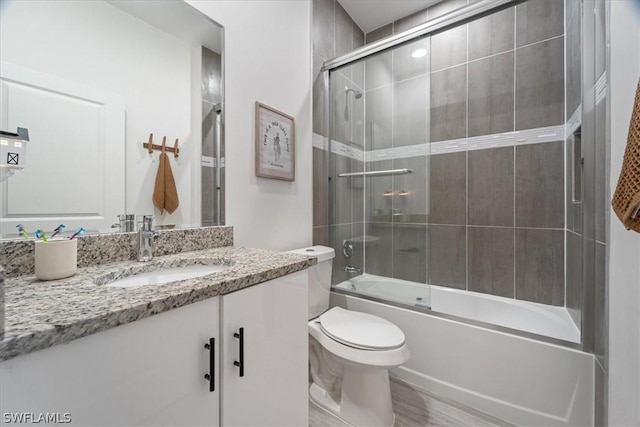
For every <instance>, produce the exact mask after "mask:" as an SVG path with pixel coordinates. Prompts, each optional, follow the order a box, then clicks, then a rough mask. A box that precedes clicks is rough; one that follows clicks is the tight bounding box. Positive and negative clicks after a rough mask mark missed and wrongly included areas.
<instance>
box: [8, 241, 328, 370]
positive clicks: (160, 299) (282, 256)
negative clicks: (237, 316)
mask: <svg viewBox="0 0 640 427" xmlns="http://www.w3.org/2000/svg"><path fill="white" fill-rule="evenodd" d="M315 263H316V260H315V259H314V258H306V257H305V256H301V255H296V254H291V253H286V252H275V251H267V250H260V249H247V248H236V247H221V248H215V249H207V250H200V251H194V252H183V253H179V254H175V255H167V256H162V257H157V258H154V260H153V261H151V262H148V263H140V262H137V261H122V262H115V263H110V264H103V265H99V266H93V267H85V268H80V269H78V273H77V274H76V275H75V276H73V277H70V278H68V279H62V280H54V281H50V282H41V281H38V279H36V277H35V276H31V275H30V276H19V277H15V278H9V279H5V303H6V306H5V308H6V310H5V314H6V319H5V337H4V340H2V341H1V342H0V361H2V360H7V359H11V358H13V357H16V356H19V355H22V354H26V353H30V352H32V351H36V350H40V349H44V348H47V347H51V346H53V345H57V344H63V343H66V342H69V341H71V340H74V339H76V338H80V337H83V336H86V335H90V334H93V333H96V332H99V331H103V330H106V329H110V328H113V327H116V326H118V325H122V324H125V323H129V322H133V321H135V320H138V319H141V318H144V317H148V316H151V315H153V314H157V313H162V312H164V311H168V310H171V309H173V308H177V307H181V306H184V305H187V304H191V303H194V302H197V301H202V300H204V299H207V298H210V297H213V296H216V295H224V294H228V293H230V292H233V291H236V290H239V289H242V288H246V287H248V286H252V285H255V284H258V283H262V282H265V281H267V280H271V279H275V278H277V277H280V276H284V275H287V274H290V273H294V272H296V271H300V270H304V269H305V268H308V267H310V266H311V265H313V264H315ZM193 264H224V265H229V266H230V268H228V269H226V270H224V271H221V272H217V273H213V274H211V275H208V276H205V277H200V278H194V279H188V280H182V281H178V282H173V283H167V284H164V285H154V286H141V287H136V288H117V287H105V286H103V283H104V282H105V281H109V280H112V279H115V278H117V277H118V276H122V275H126V273H127V272H130V271H132V270H136V271H138V270H140V272H142V271H152V270H155V269H159V268H165V267H178V266H185V265H193ZM96 278H99V280H95V279H96ZM96 282H98V284H96Z"/></svg>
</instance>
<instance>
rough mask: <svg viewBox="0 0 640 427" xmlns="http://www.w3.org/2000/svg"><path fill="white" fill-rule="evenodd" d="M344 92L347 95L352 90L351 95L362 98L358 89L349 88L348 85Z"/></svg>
mask: <svg viewBox="0 0 640 427" xmlns="http://www.w3.org/2000/svg"><path fill="white" fill-rule="evenodd" d="M344 92H345V94H347V95H349V92H353V95H354V96H355V98H356V99H360V98H362V92H361V91H359V90H355V89H349V88H348V87H345V88H344Z"/></svg>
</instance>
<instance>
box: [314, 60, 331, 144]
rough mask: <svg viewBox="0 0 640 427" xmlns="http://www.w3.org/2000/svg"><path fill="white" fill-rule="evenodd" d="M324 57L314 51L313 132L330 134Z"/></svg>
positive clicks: (324, 134)
mask: <svg viewBox="0 0 640 427" xmlns="http://www.w3.org/2000/svg"><path fill="white" fill-rule="evenodd" d="M323 62H324V61H323V59H322V58H321V57H320V55H318V54H317V53H315V52H314V53H313V132H315V133H317V134H319V135H323V136H329V130H328V127H327V120H326V100H325V93H326V88H325V85H324V77H323V73H322V72H321V71H320V68H321V67H322V64H323Z"/></svg>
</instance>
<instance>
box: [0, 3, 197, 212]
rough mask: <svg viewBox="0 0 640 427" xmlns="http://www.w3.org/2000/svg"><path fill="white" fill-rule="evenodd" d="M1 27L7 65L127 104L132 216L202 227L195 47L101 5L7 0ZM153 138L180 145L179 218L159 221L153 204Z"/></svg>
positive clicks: (174, 167) (177, 174) (128, 188)
mask: <svg viewBox="0 0 640 427" xmlns="http://www.w3.org/2000/svg"><path fill="white" fill-rule="evenodd" d="M1 27H2V37H1V39H0V48H1V51H0V53H1V59H2V60H3V61H8V62H13V63H16V64H18V65H22V66H24V67H28V68H31V69H35V70H37V71H40V72H43V73H47V74H51V75H55V76H58V77H62V78H63V79H66V80H71V81H74V82H76V83H80V84H83V85H87V86H90V87H94V88H99V89H101V90H104V91H108V92H112V93H117V94H120V95H122V96H123V97H124V98H125V102H126V106H125V108H126V147H127V148H126V160H125V161H126V191H125V189H123V191H125V192H126V209H127V213H135V214H148V213H155V214H156V218H157V222H158V223H165V224H193V223H195V221H197V220H198V218H199V213H198V214H197V218H195V220H194V219H192V217H191V211H192V209H191V199H192V197H191V194H190V192H191V180H192V165H193V164H194V163H195V164H196V165H198V166H199V161H198V162H195V161H194V160H193V159H197V156H199V154H200V144H199V143H198V142H197V141H199V140H200V125H198V126H196V127H195V129H194V131H192V126H191V119H190V113H191V110H192V106H191V102H192V100H191V55H192V53H193V49H192V47H190V46H189V45H187V44H185V43H184V42H183V41H181V40H179V39H177V38H176V37H174V36H171V35H168V34H167V33H164V32H162V31H160V30H158V29H156V28H155V27H152V26H150V25H148V24H146V23H144V22H143V21H140V20H139V19H137V18H134V17H133V16H131V15H128V14H126V13H124V12H122V11H121V10H119V9H117V8H115V7H113V6H111V5H109V4H106V3H103V2H95V1H92V2H77V1H67V2H60V1H56V2H48V1H40V2H35V1H27V2H24V1H22V2H21V1H3V2H2V25H1ZM198 84H199V83H198ZM197 105H200V103H199V99H198V104H197ZM150 132H153V133H154V136H155V138H156V140H155V142H157V143H159V142H160V141H161V138H162V136H163V135H166V136H167V138H168V142H169V143H170V144H173V141H174V140H175V138H179V139H180V143H181V158H180V160H179V164H177V163H176V162H175V161H174V159H173V157H171V165H172V171H173V174H174V178H175V180H176V185H177V187H178V193H179V196H180V199H181V200H180V201H181V203H180V207H179V208H178V210H177V211H176V212H174V214H173V215H167V214H165V215H164V216H163V217H160V216H159V211H157V210H155V211H154V208H153V203H152V202H151V196H152V191H153V186H154V181H155V175H156V171H157V167H158V163H157V157H158V152H156V154H155V155H154V156H153V158H154V159H155V160H156V161H154V162H152V161H151V159H150V157H149V156H148V155H147V154H146V153H145V151H144V149H143V148H142V141H146V139H147V137H148V135H149V133H150ZM193 141H195V142H196V143H194V142H193ZM35 147H36V145H35V144H33V145H32V148H31V149H36V148H35ZM75 161H79V162H80V161H82V159H76V160H75ZM198 170H199V167H198ZM198 179H199V176H198ZM198 188H199V187H198ZM30 197H33V195H30ZM79 197H81V196H79ZM122 213H124V212H122ZM109 220H110V222H111V223H115V222H117V218H110V219H109Z"/></svg>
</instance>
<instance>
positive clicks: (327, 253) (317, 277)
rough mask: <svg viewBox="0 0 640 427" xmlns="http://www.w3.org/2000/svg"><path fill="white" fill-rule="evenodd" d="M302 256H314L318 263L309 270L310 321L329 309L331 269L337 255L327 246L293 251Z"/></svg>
mask: <svg viewBox="0 0 640 427" xmlns="http://www.w3.org/2000/svg"><path fill="white" fill-rule="evenodd" d="M291 252H293V253H296V254H300V255H307V256H312V257H315V258H317V259H318V263H317V264H316V265H314V266H313V267H310V268H309V269H308V272H309V319H313V318H314V317H318V316H320V315H321V314H322V313H324V312H325V311H326V310H327V309H328V308H329V293H330V291H331V267H332V265H333V258H335V256H336V253H335V251H334V250H333V248H329V247H326V246H310V247H308V248H302V249H296V250H295V251H291Z"/></svg>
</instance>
